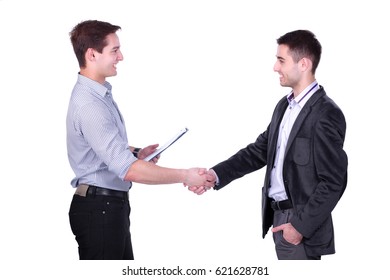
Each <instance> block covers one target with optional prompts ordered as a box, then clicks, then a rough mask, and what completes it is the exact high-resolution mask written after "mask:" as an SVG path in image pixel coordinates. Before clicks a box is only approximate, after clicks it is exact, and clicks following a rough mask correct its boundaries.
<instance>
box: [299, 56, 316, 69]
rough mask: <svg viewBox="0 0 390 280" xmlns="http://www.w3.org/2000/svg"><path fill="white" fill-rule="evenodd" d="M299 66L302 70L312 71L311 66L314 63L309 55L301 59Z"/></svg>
mask: <svg viewBox="0 0 390 280" xmlns="http://www.w3.org/2000/svg"><path fill="white" fill-rule="evenodd" d="M299 67H300V68H301V70H302V71H311V68H312V67H313V63H312V61H311V60H310V59H308V58H307V57H303V58H302V59H301V60H300V61H299Z"/></svg>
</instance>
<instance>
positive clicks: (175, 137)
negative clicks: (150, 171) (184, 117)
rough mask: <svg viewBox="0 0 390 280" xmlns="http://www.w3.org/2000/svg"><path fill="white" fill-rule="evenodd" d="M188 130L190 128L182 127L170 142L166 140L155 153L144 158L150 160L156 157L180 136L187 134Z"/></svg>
mask: <svg viewBox="0 0 390 280" xmlns="http://www.w3.org/2000/svg"><path fill="white" fill-rule="evenodd" d="M187 131H188V128H186V127H185V128H183V129H181V130H180V131H179V132H178V133H177V134H176V135H175V136H174V137H172V138H171V139H170V140H169V141H168V142H166V143H165V144H164V145H163V146H161V147H160V148H158V149H157V150H156V151H154V153H151V154H150V155H148V156H147V157H146V158H144V161H150V160H152V159H153V158H154V157H156V156H158V155H159V154H161V153H162V152H164V151H165V150H166V149H168V148H169V147H170V146H171V145H172V144H173V143H175V142H176V141H177V140H178V139H180V137H182V136H183V135H184V134H186V133H187Z"/></svg>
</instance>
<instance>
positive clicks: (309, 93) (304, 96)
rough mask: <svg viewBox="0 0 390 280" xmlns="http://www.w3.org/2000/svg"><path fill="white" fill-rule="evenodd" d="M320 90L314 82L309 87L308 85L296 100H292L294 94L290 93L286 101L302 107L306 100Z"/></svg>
mask: <svg viewBox="0 0 390 280" xmlns="http://www.w3.org/2000/svg"><path fill="white" fill-rule="evenodd" d="M319 88H320V86H319V85H318V83H317V81H316V80H315V81H314V82H312V83H311V84H310V85H308V86H307V87H306V88H305V89H304V90H303V91H302V92H301V93H300V94H299V95H298V96H297V97H296V98H294V92H293V91H291V92H290V93H289V94H288V95H287V101H288V103H289V104H291V103H296V104H299V105H300V106H301V107H303V106H304V105H305V104H306V102H307V100H309V98H310V97H311V96H312V95H313V94H314V93H315V92H316V91H317V90H318V89H319Z"/></svg>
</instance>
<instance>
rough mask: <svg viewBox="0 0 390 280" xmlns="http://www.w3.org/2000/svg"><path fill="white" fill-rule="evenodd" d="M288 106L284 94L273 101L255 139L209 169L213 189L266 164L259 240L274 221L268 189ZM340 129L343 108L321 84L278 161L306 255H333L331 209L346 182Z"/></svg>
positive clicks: (300, 115)
mask: <svg viewBox="0 0 390 280" xmlns="http://www.w3.org/2000/svg"><path fill="white" fill-rule="evenodd" d="M287 106H288V101H287V98H286V97H283V98H282V99H281V100H280V101H279V103H278V104H277V105H276V108H275V111H274V113H273V116H272V119H271V122H270V124H269V126H268V128H267V130H266V131H265V132H263V133H262V134H260V135H259V137H258V138H257V139H256V141H255V142H254V143H251V144H249V145H248V146H247V147H245V148H243V149H241V150H240V151H238V152H237V153H236V154H235V155H233V156H232V157H230V158H229V159H227V160H225V161H223V162H221V163H219V164H217V165H216V166H214V167H212V169H213V170H214V171H215V172H216V173H217V175H218V178H219V180H220V181H219V185H218V186H216V187H215V189H220V188H222V187H224V186H226V185H227V184H229V183H230V182H231V181H233V180H235V179H237V178H240V177H242V176H244V175H246V174H248V173H251V172H253V171H256V170H258V169H260V168H262V167H264V166H267V170H266V175H265V180H264V186H263V198H262V222H263V238H264V237H265V235H266V234H267V232H268V230H269V228H270V227H271V226H272V223H273V210H272V209H271V208H270V204H269V199H268V190H269V186H270V174H271V167H272V166H273V162H274V159H275V152H276V143H277V138H278V132H279V125H280V122H281V121H282V118H283V115H284V112H285V110H286V108H287ZM345 131H346V123H345V118H344V115H343V113H342V111H341V110H340V108H339V107H338V106H337V105H336V104H335V103H334V102H333V100H331V99H330V98H329V97H328V96H327V95H326V93H325V90H324V88H323V87H320V89H319V90H318V91H317V92H315V93H314V94H313V95H312V97H310V99H309V100H308V101H307V102H306V104H305V106H304V107H303V108H302V111H301V112H300V113H299V115H298V117H297V119H296V121H295V123H294V125H293V128H292V130H291V133H290V136H289V139H288V143H287V147H286V153H285V159H284V165H283V179H284V185H285V188H286V192H287V195H288V197H289V199H290V200H291V202H292V204H293V210H294V216H293V217H292V220H291V224H292V225H293V226H294V227H295V228H296V229H297V230H298V231H299V232H300V233H301V234H302V235H303V237H304V238H303V243H304V245H305V248H306V252H307V254H308V255H313V256H318V255H325V254H333V253H335V246H334V232H333V222H332V216H331V212H332V210H333V209H334V208H335V206H336V204H337V202H338V201H339V199H340V197H341V196H342V194H343V192H344V190H345V188H346V184H347V165H348V158H347V155H346V153H345V152H344V150H343V144H344V138H345Z"/></svg>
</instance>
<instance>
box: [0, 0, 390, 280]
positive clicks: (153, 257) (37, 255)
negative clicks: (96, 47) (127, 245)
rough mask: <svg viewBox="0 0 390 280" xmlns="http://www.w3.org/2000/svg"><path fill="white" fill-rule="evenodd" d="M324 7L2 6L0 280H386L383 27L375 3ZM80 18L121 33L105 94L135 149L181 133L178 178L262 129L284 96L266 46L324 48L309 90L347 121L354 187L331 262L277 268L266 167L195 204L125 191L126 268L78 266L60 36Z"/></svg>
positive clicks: (338, 218) (174, 162) (68, 74)
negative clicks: (132, 272) (150, 271)
mask: <svg viewBox="0 0 390 280" xmlns="http://www.w3.org/2000/svg"><path fill="white" fill-rule="evenodd" d="M319 2H320V1H302V0H295V1H287V0H281V1H245V0H241V1H238V0H231V1H222V0H221V1H216V0H207V1H205V0H197V1H178V0H177V1H173V0H171V1H163V0H161V1H119V0H110V1H101V0H94V1H89V0H88V1H81V0H79V1H74V0H68V1H27V0H24V1H18V0H12V1H11V0H0V30H1V33H0V35H1V43H0V56H1V60H0V65H1V67H0V79H1V101H0V105H1V110H0V121H1V135H2V137H1V139H0V141H1V142H0V144H1V145H0V149H1V151H0V152H1V154H0V155H1V161H2V169H1V175H2V176H1V187H0V190H1V198H2V203H1V204H0V205H1V206H0V207H1V233H0V234H1V242H2V245H1V255H2V259H3V261H2V269H1V270H0V271H1V272H0V273H1V274H4V275H8V276H7V278H4V277H1V278H2V279H21V278H24V279H27V277H29V276H31V277H34V279H35V277H39V276H42V277H45V279H46V276H49V277H53V278H54V277H56V278H57V277H61V279H62V278H64V279H65V277H67V276H69V277H73V279H82V278H83V279H92V277H93V278H94V279H117V278H118V279H119V278H120V279H124V277H125V276H121V273H122V268H126V267H127V265H130V267H133V268H137V267H140V266H146V267H148V268H162V267H163V266H165V267H171V268H174V267H176V266H177V265H180V266H181V267H183V268H206V269H208V270H215V269H216V268H217V267H219V266H268V267H269V274H270V276H268V278H272V279H280V278H281V277H282V276H288V277H291V278H293V279H298V278H299V279H311V278H312V277H315V278H317V279H329V278H330V277H340V276H341V277H346V276H348V277H349V276H351V277H354V276H363V277H366V278H367V277H373V279H374V278H378V277H379V278H381V277H380V275H382V274H383V273H385V271H386V269H387V268H386V262H387V261H388V251H389V245H388V244H389V242H388V240H387V239H388V237H387V231H386V227H388V226H387V225H386V224H387V220H386V218H387V213H388V201H389V190H388V187H389V182H388V179H387V177H388V176H387V175H388V172H389V171H388V170H389V168H388V163H387V160H388V157H389V149H388V140H387V135H388V132H387V130H388V128H389V125H388V119H389V115H388V112H387V111H386V109H388V85H387V82H388V76H389V73H388V66H389V62H390V61H389V51H388V48H389V39H388V34H389V32H388V26H390V20H389V19H388V13H387V12H386V11H387V9H385V1H379V0H377V1H376V0H372V1H337V2H334V3H333V2H332V1H330V2H329V1H321V3H319ZM86 19H99V20H103V21H109V22H111V23H113V24H117V25H120V26H121V27H122V30H121V31H120V32H118V35H119V37H120V41H121V44H122V46H121V49H122V52H123V54H124V61H123V62H121V63H119V65H118V75H117V76H116V77H113V78H110V79H109V82H111V83H112V85H113V93H114V96H115V99H116V101H117V103H118V104H119V107H120V109H121V111H122V114H123V115H124V117H125V120H126V124H127V130H128V137H129V141H130V144H131V145H134V146H141V147H142V146H146V145H149V144H153V143H160V144H164V143H165V141H166V140H168V139H169V138H170V137H172V136H173V135H174V134H175V133H177V132H178V130H179V129H181V128H183V127H188V128H189V132H188V133H187V134H186V135H185V136H183V138H182V139H180V140H179V141H178V142H177V143H176V144H175V145H174V146H172V147H171V148H169V150H167V151H166V152H164V154H163V156H162V158H161V160H160V162H159V164H160V165H162V166H167V167H177V168H188V167H195V166H199V167H211V166H212V165H214V164H216V163H218V162H220V161H222V160H224V159H226V158H228V157H229V156H231V155H232V154H234V153H235V152H236V151H238V150H239V149H240V148H242V147H244V146H246V145H247V144H249V143H251V142H253V141H254V140H255V139H256V137H257V136H258V135H259V134H260V133H261V132H263V131H264V130H265V129H266V126H267V125H268V123H269V120H270V117H271V114H272V111H273V109H274V106H275V105H276V102H277V101H278V100H279V99H280V98H281V97H282V96H284V95H285V94H286V93H287V92H288V91H289V89H287V88H282V87H280V85H279V81H278V75H277V74H276V73H274V72H273V70H272V68H273V64H274V62H275V54H276V46H277V45H276V39H277V38H278V37H279V36H281V35H283V34H285V33H286V32H289V31H292V30H295V29H309V30H311V31H313V32H314V33H315V34H316V35H317V37H318V39H319V40H320V42H321V43H322V46H323V56H322V61H321V63H320V65H319V68H318V71H317V80H318V81H319V83H320V84H321V85H323V86H324V87H325V90H326V91H327V93H328V95H329V96H330V97H331V98H333V99H334V100H335V101H336V103H338V105H339V106H340V107H341V108H342V109H343V111H344V114H345V116H346V119H347V137H346V141H345V150H346V151H347V153H348V156H349V181H348V187H347V190H346V192H345V194H344V196H343V198H342V199H341V201H340V202H339V204H338V206H337V208H336V209H335V211H334V224H335V235H336V251H337V253H336V254H335V255H331V256H325V257H323V260H322V261H321V262H314V263H313V262H309V263H308V262H279V261H276V255H275V252H274V248H273V240H272V236H271V234H268V235H267V236H266V238H265V239H264V240H263V239H262V238H261V186H262V183H263V179H264V169H263V170H260V171H258V172H255V173H252V174H249V175H247V176H245V177H244V178H242V179H239V180H236V181H235V182H233V183H231V184H230V185H228V186H227V187H225V188H224V189H222V190H220V191H218V192H217V191H211V192H208V193H206V194H205V195H203V196H196V195H194V194H192V193H191V192H189V191H188V190H186V189H185V188H184V187H183V186H182V185H180V184H176V185H160V186H147V185H141V184H134V186H133V188H132V189H131V191H130V201H131V206H132V213H131V223H132V224H131V232H132V239H133V247H134V252H135V257H136V261H134V262H121V261H115V262H102V263H101V264H100V263H99V262H92V261H91V262H88V261H86V262H80V261H78V260H77V259H78V254H77V244H76V241H75V240H74V237H73V235H72V233H71V231H70V227H69V221H68V209H69V205H70V201H71V198H72V195H73V190H72V189H71V187H70V184H69V183H70V180H71V179H72V178H73V172H72V170H71V169H70V167H69V164H68V159H67V154H66V143H65V141H66V139H65V116H66V110H67V105H68V100H69V97H70V93H71V90H72V88H73V85H74V83H75V81H76V78H77V71H78V64H77V61H76V58H75V56H74V54H73V50H72V47H71V44H70V40H69V36H68V33H69V31H70V30H71V29H72V27H73V26H74V25H76V24H77V23H78V22H80V21H82V20H86ZM385 161H386V162H385ZM386 258H387V261H386ZM172 278H174V277H165V279H172ZM179 278H180V279H186V278H188V279H221V278H222V276H219V277H217V276H215V275H214V276H213V274H209V275H208V276H203V277H200V276H199V277H178V279H179ZM228 278H229V277H228ZM234 278H235V279H241V278H242V279H253V278H254V277H251V276H241V277H240V278H238V277H234ZM379 278H378V279H379ZM132 279H134V277H133V278H132ZM137 279H150V278H148V277H141V276H139V278H138V277H137ZM155 279H157V277H156V278H155Z"/></svg>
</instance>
